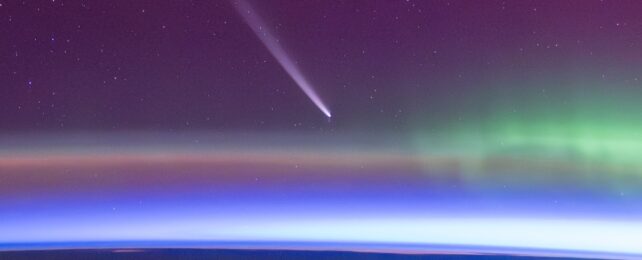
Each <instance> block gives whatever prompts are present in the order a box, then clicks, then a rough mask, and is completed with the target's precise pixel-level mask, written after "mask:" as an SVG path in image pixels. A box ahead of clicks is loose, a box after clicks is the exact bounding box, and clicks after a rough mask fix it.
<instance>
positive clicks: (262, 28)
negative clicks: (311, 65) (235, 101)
mask: <svg viewBox="0 0 642 260" xmlns="http://www.w3.org/2000/svg"><path fill="white" fill-rule="evenodd" d="M234 6H235V7H236V10H237V11H238V13H239V14H240V15H241V16H242V17H243V20H244V21H245V23H247V25H248V26H249V27H250V28H251V29H252V31H253V32H254V34H256V36H257V37H258V38H259V39H260V40H261V42H262V43H263V45H265V47H266V48H267V49H268V51H270V53H271V54H272V56H273V57H274V58H275V59H276V60H277V61H278V62H279V64H280V65H281V67H283V69H284V70H285V71H286V72H287V73H288V75H290V77H291V78H292V80H294V82H295V83H296V84H297V85H298V86H299V88H301V90H303V92H304V93H305V94H306V95H307V96H308V98H310V100H311V101H312V103H314V105H316V106H317V107H318V108H319V110H321V112H323V114H325V116H326V117H328V118H330V117H332V114H331V113H330V109H328V107H327V106H326V105H325V104H324V103H323V101H322V100H321V98H320V97H319V95H318V94H317V92H316V91H315V90H314V87H312V84H310V82H309V81H308V80H307V78H306V77H305V76H304V75H303V73H302V72H301V70H299V68H298V67H297V65H296V63H295V62H294V61H293V59H292V58H291V57H290V56H289V55H288V53H287V52H286V51H285V49H283V47H282V46H281V44H280V43H279V40H278V39H277V38H276V37H275V36H274V34H273V33H272V32H271V31H270V30H269V29H268V28H267V26H266V23H265V22H264V21H263V19H262V18H261V17H260V16H259V15H258V13H256V12H255V11H254V8H252V5H250V4H249V3H248V2H247V1H245V0H238V1H235V4H234Z"/></svg>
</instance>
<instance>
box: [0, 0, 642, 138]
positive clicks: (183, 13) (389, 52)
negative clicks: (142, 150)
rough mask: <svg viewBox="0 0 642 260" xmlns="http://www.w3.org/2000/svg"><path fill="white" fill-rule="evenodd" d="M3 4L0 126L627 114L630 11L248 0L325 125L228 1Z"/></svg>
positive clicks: (181, 126) (312, 126) (563, 5)
mask: <svg viewBox="0 0 642 260" xmlns="http://www.w3.org/2000/svg"><path fill="white" fill-rule="evenodd" d="M1 3H2V6H0V16H1V17H2V24H3V25H2V26H1V27H0V30H1V31H0V34H2V35H3V37H1V38H0V50H1V51H0V61H1V62H0V82H2V88H1V90H0V91H2V93H0V103H1V104H2V110H0V120H1V121H2V122H5V123H3V124H2V125H1V126H0V130H1V131H57V132H60V131H63V132H64V131H74V130H96V131H111V130H125V131H126V130H131V129H142V130H149V129H153V130H169V131H175V130H194V129H196V130H200V129H207V130H223V131H226V130H233V131H238V130H252V131H263V130H270V129H271V130H294V131H334V130H351V131H360V130H364V129H377V130H381V131H412V130H417V129H422V130H423V129H434V128H443V127H444V126H445V125H450V124H456V123H461V121H464V124H479V122H476V121H477V120H478V119H480V118H481V119H482V120H485V119H488V118H495V117H497V116H498V115H499V116H500V117H501V114H502V113H506V114H509V112H510V113H517V114H518V115H517V117H521V116H527V117H538V116H542V115H541V114H546V113H548V112H547V111H542V110H543V109H546V108H552V109H554V110H556V112H555V114H562V116H570V114H572V113H575V111H573V109H576V110H581V111H583V112H586V113H588V114H591V113H594V112H595V113H599V112H602V111H604V109H611V110H616V112H617V111H620V110H621V111H622V112H623V113H625V115H623V116H627V114H628V115H630V116H631V117H635V116H637V115H632V113H633V112H632V111H631V109H635V108H638V107H637V106H636V105H635V104H634V103H635V102H634V101H635V98H637V97H639V95H640V93H639V82H638V78H639V77H640V75H639V74H638V73H639V67H640V65H642V56H641V55H642V54H641V53H640V51H639V48H640V44H641V43H642V42H641V41H642V37H641V36H640V35H639V33H638V32H639V31H640V30H642V21H640V19H639V17H638V14H637V11H636V10H639V8H640V3H637V2H636V1H559V2H557V1H555V2H553V1H485V2H478V1H294V2H293V1H273V2H269V3H267V2H262V1H257V2H256V3H253V5H255V9H256V10H257V12H258V13H260V15H261V16H262V17H263V20H265V22H266V23H267V24H266V26H267V27H269V28H271V29H272V31H273V32H274V34H275V35H276V36H277V37H278V38H279V40H280V42H281V44H282V45H283V46H284V48H285V49H286V50H287V51H288V53H289V54H290V55H291V56H292V57H293V59H294V60H295V61H296V63H297V64H298V65H299V67H300V70H301V71H302V72H303V73H304V74H305V75H306V76H307V77H308V78H309V80H310V81H311V82H312V83H313V85H315V88H316V90H317V91H318V92H319V95H320V96H321V97H322V98H323V99H324V100H325V101H326V102H327V103H328V106H329V107H330V108H331V110H332V111H333V114H334V118H333V122H332V124H327V122H326V120H325V118H323V117H322V116H319V114H318V112H317V111H315V107H314V106H313V105H312V104H311V103H310V101H309V100H307V99H306V97H305V95H304V94H303V92H302V91H301V90H300V89H298V88H297V86H296V84H295V83H294V82H293V81H292V79H290V78H289V76H288V75H287V73H285V71H284V70H283V69H282V68H281V67H280V66H279V65H278V63H277V62H276V60H275V59H274V57H272V56H271V54H270V53H269V52H268V50H267V49H266V48H265V47H264V46H263V45H262V44H261V42H260V41H259V40H258V38H257V37H256V36H255V35H254V34H253V33H252V31H251V29H250V28H249V27H248V26H247V25H246V24H245V23H244V22H243V20H242V18H241V17H240V16H239V15H238V13H236V11H235V9H234V7H233V5H232V4H231V3H230V2H226V1H166V2H162V3H159V2H157V1H133V2H132V1H108V2H105V1H64V0H55V1H2V2H1ZM627 102H628V103H627ZM613 103H617V104H618V105H621V107H616V106H614V105H613ZM627 104H628V105H629V107H625V105H627ZM582 105H589V106H591V107H590V108H589V110H590V111H586V109H585V108H582V107H581V106H582ZM600 106H603V107H602V108H598V107H600ZM631 106H632V107H631ZM595 110H597V111H595ZM531 119H533V120H539V119H541V118H531Z"/></svg>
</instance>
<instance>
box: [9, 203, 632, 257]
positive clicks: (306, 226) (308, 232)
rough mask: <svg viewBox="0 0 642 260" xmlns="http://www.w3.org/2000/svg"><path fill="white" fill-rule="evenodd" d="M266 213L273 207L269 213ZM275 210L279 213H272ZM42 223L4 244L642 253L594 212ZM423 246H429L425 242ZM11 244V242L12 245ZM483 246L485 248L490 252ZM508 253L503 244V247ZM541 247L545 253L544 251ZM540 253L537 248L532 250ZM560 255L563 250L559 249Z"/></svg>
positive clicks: (618, 226) (628, 228)
mask: <svg viewBox="0 0 642 260" xmlns="http://www.w3.org/2000/svg"><path fill="white" fill-rule="evenodd" d="M263 213H266V212H263ZM267 213H273V212H267ZM31 223H32V224H33V223H37V224H35V225H29V226H25V225H13V226H2V228H3V230H4V232H3V233H2V234H0V244H1V243H20V242H32V241H39V242H50V243H55V242H70V241H71V242H73V241H87V242H91V241H209V242H211V243H212V245H213V246H216V245H217V244H216V242H217V241H234V242H237V243H242V242H279V241H281V242H282V243H279V244H280V246H281V247H284V248H287V247H288V246H289V244H288V243H287V241H297V242H300V243H309V244H308V247H311V248H314V245H323V244H324V243H340V244H346V245H355V244H361V245H375V246H374V248H375V249H376V248H377V246H376V245H387V246H386V247H383V248H393V249H394V248H397V249H398V250H403V248H404V245H415V250H417V251H418V252H421V251H425V252H428V251H430V250H431V248H432V247H431V246H434V245H450V246H454V247H458V246H460V247H461V248H468V250H470V251H471V252H475V250H474V248H502V249H503V250H522V251H528V252H530V251H533V252H537V251H541V252H549V254H551V255H555V254H553V253H550V252H555V251H556V250H563V251H564V252H566V253H564V254H562V255H567V256H573V255H578V254H582V253H588V252H593V253H602V254H607V255H608V254H615V255H617V254H633V255H642V248H640V246H639V239H638V237H639V234H641V233H642V222H639V221H604V220H590V219H535V218H502V217H480V218H474V217H470V216H467V217H463V218H462V217H461V216H456V215H454V216H451V217H441V218H431V217H416V216H415V217H403V216H383V217H382V216H379V217H372V216H355V217H352V218H345V217H343V218H341V217H333V216H331V215H326V216H317V217H307V218H301V217H300V216H285V215H283V216H280V217H274V216H271V217H264V216H263V217H262V216H261V214H257V215H256V217H253V218H248V217H243V216H236V217H229V216H228V217H226V218H216V217H210V218H203V217H202V214H201V216H179V217H176V216H174V217H172V218H163V217H152V216H143V218H140V216H139V217H132V218H125V217H120V218H118V220H114V219H113V218H111V219H110V218H105V217H104V216H92V218H91V220H90V219H89V218H87V219H83V218H75V219H74V220H69V221H56V220H48V219H42V220H40V221H39V222H33V221H32V222H31ZM422 245H423V246H422ZM5 247H6V246H5ZM482 252H483V251H482ZM495 252H501V250H497V249H496V250H495ZM541 252H540V253H539V254H542V253H541ZM531 253H532V252H531ZM558 254H559V253H558Z"/></svg>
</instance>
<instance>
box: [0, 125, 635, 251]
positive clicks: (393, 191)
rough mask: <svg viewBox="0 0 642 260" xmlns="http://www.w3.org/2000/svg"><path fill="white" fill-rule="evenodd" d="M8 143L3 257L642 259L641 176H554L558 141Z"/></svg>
mask: <svg viewBox="0 0 642 260" xmlns="http://www.w3.org/2000/svg"><path fill="white" fill-rule="evenodd" d="M3 137H4V138H3V139H2V140H5V141H4V143H3V144H0V180H2V181H0V194H1V195H2V196H0V219H2V220H3V221H1V222H0V231H2V232H0V250H13V249H40V248H52V247H63V246H64V245H62V244H60V243H66V245H67V246H71V247H74V248H78V247H86V248H92V247H94V246H96V244H92V243H93V242H101V243H106V245H111V246H113V247H118V248H122V247H127V246H128V245H126V244H125V245H123V244H119V243H124V242H123V241H129V242H130V243H131V244H130V246H131V247H136V246H138V247H140V246H141V245H146V247H147V245H149V247H154V246H169V247H181V246H186V247H189V246H193V247H216V248H234V247H237V248H254V249H256V248H258V247H260V246H261V245H257V244H252V243H263V247H264V248H268V249H281V248H282V249H288V248H292V249H315V250H326V249H332V248H328V245H332V246H337V245H338V247H340V249H341V250H349V251H360V250H370V251H379V252H402V253H422V252H424V253H426V252H434V251H435V250H442V251H444V250H445V251H448V250H450V251H448V252H455V253H462V252H477V253H506V252H510V253H513V254H526V255H545V256H591V257H596V256H598V257H599V258H607V257H610V258H618V257H621V256H631V255H633V256H639V255H642V250H641V249H640V248H639V246H638V244H639V243H637V240H636V239H635V238H636V237H637V236H638V235H639V234H640V233H642V222H641V221H640V216H641V215H642V206H640V204H639V200H640V198H641V197H642V196H641V195H642V194H641V193H640V191H639V183H640V181H639V177H638V176H639V175H637V174H621V172H624V173H627V172H628V173H630V172H631V171H630V168H622V169H620V168H617V169H615V168H609V167H603V168H602V169H603V170H602V171H595V172H592V171H585V170H583V169H582V168H581V167H579V168H578V167H575V166H574V165H576V164H577V163H576V162H575V161H574V160H575V159H574V158H573V157H559V158H557V159H558V160H559V161H560V164H559V165H557V164H555V167H551V164H552V163H551V162H548V163H547V164H548V165H542V164H540V163H536V162H535V163H534V162H530V161H529V158H531V157H532V156H531V154H535V155H537V154H544V153H545V151H546V150H549V149H552V148H549V147H548V146H549V145H547V143H546V142H540V143H542V145H541V146H538V149H542V150H533V149H532V148H530V149H528V150H526V151H528V153H527V154H526V155H528V156H519V155H521V154H522V153H514V154H513V156H502V155H501V153H497V152H496V151H495V148H494V147H493V146H484V145H481V146H479V147H474V146H468V147H461V146H460V144H456V143H450V144H449V143H443V142H442V143H441V144H440V145H439V146H437V145H432V146H430V145H424V144H421V143H418V144H414V143H411V144H408V143H406V144H402V143H398V142H395V141H394V139H386V138H382V137H380V136H370V137H367V136H365V135H363V134H361V135H346V136H344V137H342V138H338V137H336V136H333V138H332V139H329V138H328V137H324V136H322V135H300V136H298V137H297V138H294V137H292V136H287V135H275V134H271V135H267V134H249V133H245V134H236V135H232V134H229V135H213V134H210V133H204V132H201V133H183V134H180V135H170V134H161V133H154V132H140V133H128V134H121V135H118V134H104V135H100V136H98V135H94V134H92V135H87V134H85V135H83V134H77V135H63V134H61V135H54V134H51V135H42V136H39V137H33V136H31V135H28V134H24V135H19V134H16V135H11V136H3ZM424 138H427V139H433V140H434V139H439V138H437V137H436V136H432V137H431V136H428V135H424ZM52 140H55V141H52ZM193 140H198V142H194V141H193ZM372 140H377V141H378V143H376V144H374V142H373V141H372ZM464 140H465V139H464ZM57 142H59V143H57ZM319 144H323V146H320V145H319ZM508 144H511V145H514V146H516V147H517V148H515V149H517V150H519V149H518V148H520V147H523V146H520V142H516V143H510V142H508ZM415 145H419V146H418V147H415ZM564 145H566V146H568V145H569V144H564ZM525 147H530V146H528V145H525ZM614 149H615V148H614ZM473 150H475V151H473ZM616 150H617V149H616ZM480 158H485V159H480ZM557 166H559V167H557ZM633 169H635V168H633ZM469 170H470V172H467V171H469ZM504 172H509V173H510V174H502V173H504ZM605 177H608V178H605ZM605 179H606V180H607V181H604V180H605ZM489 180H491V181H489ZM560 187H563V188H560ZM25 198H28V199H25ZM266 201H269V203H266ZM290 242H292V243H294V244H291V243H290ZM56 243H58V244H56ZM109 243H115V244H109ZM193 243H197V244H193ZM296 243H299V244H298V245H297V244H296ZM443 247H446V248H445V249H444V248H443ZM440 248H441V249H440Z"/></svg>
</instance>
